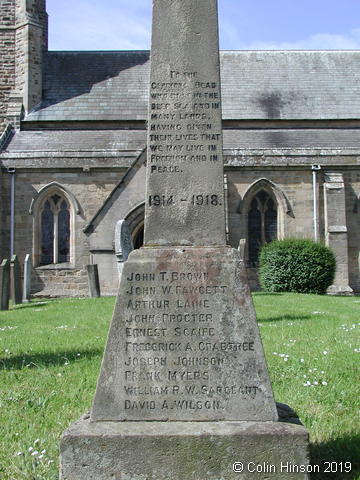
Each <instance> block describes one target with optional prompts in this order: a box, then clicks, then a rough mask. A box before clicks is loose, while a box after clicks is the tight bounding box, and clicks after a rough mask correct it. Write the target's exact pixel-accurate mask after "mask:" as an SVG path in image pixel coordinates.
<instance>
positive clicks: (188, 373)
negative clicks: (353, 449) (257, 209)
mask: <svg viewBox="0 0 360 480" xmlns="http://www.w3.org/2000/svg"><path fill="white" fill-rule="evenodd" d="M244 275H245V272H244V267H243V264H242V262H241V259H240V257H239V254H238V252H236V251H235V250H233V249H231V248H229V247H226V246H224V247H222V248H220V247H219V248H211V247H210V248H185V247H183V248H181V247H179V248H158V249H156V248H144V249H141V250H136V251H134V252H132V254H131V255H130V257H129V259H128V261H127V262H126V264H125V266H124V271H123V275H122V279H121V283H120V290H119V292H120V293H119V297H118V301H117V305H116V308H115V312H114V317H113V322H112V326H111V329H110V332H109V339H108V344H107V347H106V352H105V356H104V360H103V365H102V369H101V374H100V378H99V382H98V386H97V391H96V395H95V400H94V406H93V410H92V420H93V421H105V420H113V421H119V420H264V421H270V420H276V419H277V413H276V408H275V403H274V400H273V396H272V391H271V385H270V382H269V377H268V372H267V368H266V364H265V359H264V354H263V349H262V345H261V340H260V336H259V332H258V327H257V324H256V319H255V312H254V308H253V304H252V300H251V296H250V293H249V289H248V287H247V282H246V278H245V276H244Z"/></svg>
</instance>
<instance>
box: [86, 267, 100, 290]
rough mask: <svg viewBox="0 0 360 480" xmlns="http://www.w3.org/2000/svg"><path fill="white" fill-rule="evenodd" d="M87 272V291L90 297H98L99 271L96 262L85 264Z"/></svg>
mask: <svg viewBox="0 0 360 480" xmlns="http://www.w3.org/2000/svg"><path fill="white" fill-rule="evenodd" d="M86 271H87V274H88V284H89V293H90V297H91V298H98V297H100V282H99V271H98V266H97V264H95V265H86Z"/></svg>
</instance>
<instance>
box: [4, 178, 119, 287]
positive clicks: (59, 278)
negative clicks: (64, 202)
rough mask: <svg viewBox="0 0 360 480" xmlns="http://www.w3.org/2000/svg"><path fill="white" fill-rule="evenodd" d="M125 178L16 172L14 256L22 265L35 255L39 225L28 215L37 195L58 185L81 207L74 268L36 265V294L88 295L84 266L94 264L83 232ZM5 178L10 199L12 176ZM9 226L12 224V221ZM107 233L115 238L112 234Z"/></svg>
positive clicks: (77, 227) (34, 275)
mask: <svg viewBox="0 0 360 480" xmlns="http://www.w3.org/2000/svg"><path fill="white" fill-rule="evenodd" d="M122 175H123V172H121V171H111V172H110V171H95V172H94V171H92V173H86V172H83V171H82V170H81V171H80V170H75V169H72V170H66V171H63V172H59V171H57V172H56V171H34V170H27V171H26V170H23V169H21V170H20V169H17V171H16V181H15V185H16V200H15V211H16V219H15V224H16V229H15V253H16V254H17V255H18V257H19V260H20V262H21V263H22V262H23V260H24V258H25V255H26V254H27V253H32V252H33V246H34V241H35V236H36V230H37V229H38V228H39V225H37V224H36V219H35V218H36V217H35V214H33V215H31V214H30V213H29V209H30V206H31V203H32V200H33V199H34V198H36V197H37V192H39V191H40V190H41V189H42V188H43V187H45V186H46V185H48V184H50V183H51V182H56V183H58V184H60V185H61V186H63V187H64V188H65V189H66V190H67V191H69V192H71V194H72V195H73V196H74V198H76V201H77V202H78V205H79V212H78V213H76V212H73V213H74V217H75V218H74V227H75V228H74V237H73V240H74V241H73V244H74V251H73V259H74V261H73V262H72V263H71V265H69V264H66V265H65V264H63V265H61V264H58V265H51V266H49V265H47V266H36V264H35V265H34V266H35V268H34V269H33V286H32V293H33V294H37V295H44V296H53V295H55V296H58V295H60V296H78V295H87V294H88V286H87V274H86V269H85V266H86V265H87V264H88V263H92V261H91V260H92V259H91V256H90V251H89V241H88V237H87V236H86V235H85V234H84V233H83V228H84V227H85V225H86V224H87V223H88V222H89V221H90V219H91V218H92V217H93V215H94V214H95V213H96V211H97V210H98V209H99V208H100V207H101V206H102V204H103V203H104V201H105V200H106V198H107V197H108V196H109V194H110V192H111V191H112V190H113V188H114V187H115V185H116V184H117V183H118V182H119V180H120V179H121V177H122ZM3 176H4V183H5V184H6V185H7V188H6V189H4V190H3V192H4V195H5V197H7V198H9V196H10V191H9V185H10V175H9V174H7V173H4V175H3ZM8 211H10V210H8ZM7 225H9V219H8V222H7ZM4 233H5V232H4ZM108 234H109V235H110V236H111V237H113V232H109V233H108ZM105 293H106V292H105Z"/></svg>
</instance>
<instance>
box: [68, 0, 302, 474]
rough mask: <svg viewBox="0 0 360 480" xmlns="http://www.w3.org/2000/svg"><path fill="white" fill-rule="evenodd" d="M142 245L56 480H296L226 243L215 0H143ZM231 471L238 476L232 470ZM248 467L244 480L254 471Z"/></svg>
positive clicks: (294, 440)
mask: <svg viewBox="0 0 360 480" xmlns="http://www.w3.org/2000/svg"><path fill="white" fill-rule="evenodd" d="M146 169H147V176H146V198H145V200H146V201H145V245H144V247H142V248H141V249H139V250H135V251H133V252H131V254H130V255H129V258H128V260H127V262H125V264H124V268H123V271H122V275H121V281H120V287H119V293H118V298H117V303H116V306H115V311H114V315H113V320H112V324H111V328H110V332H109V337H108V341H107V345H106V350H105V354H104V358H103V362H102V366H101V372H100V377H99V381H98V385H97V389H96V394H95V398H94V403H93V408H92V411H91V414H90V415H89V416H86V417H84V418H82V419H81V420H80V421H79V422H77V423H75V424H74V425H72V426H71V427H70V428H69V429H68V430H67V431H66V432H65V433H64V435H63V438H62V443H61V479H62V480H92V479H94V480H105V479H106V480H108V479H114V480H150V479H151V480H172V479H174V480H220V479H221V480H230V479H235V478H236V479H239V478H241V479H242V480H244V479H246V480H250V479H251V480H253V479H254V480H255V479H262V480H265V479H268V478H269V475H268V471H265V470H262V471H261V472H259V471H255V470H253V469H247V467H246V465H247V464H251V465H255V466H256V465H257V464H259V465H260V464H261V463H263V462H268V463H269V464H270V465H274V467H273V468H275V470H276V477H274V478H276V479H284V480H285V479H287V480H295V479H296V480H300V479H302V480H304V479H306V478H307V474H306V473H304V470H300V471H296V472H295V473H294V472H293V471H292V472H289V471H288V470H281V463H282V462H291V463H292V464H296V465H299V466H303V467H304V466H305V467H306V465H307V463H308V459H307V432H306V430H305V429H304V428H303V427H302V426H299V425H292V424H287V423H280V422H278V414H277V409H276V405H275V402H274V398H273V394H272V389H271V384H270V381H269V375H268V371H267V367H266V362H265V358H264V352H263V348H262V344H261V340H260V335H259V330H258V326H257V323H256V318H255V312H254V307H253V304H252V299H251V296H250V292H249V288H248V285H247V278H246V273H245V270H244V265H243V261H242V260H243V259H242V258H241V255H240V253H239V252H238V251H236V250H234V249H232V248H230V247H228V246H227V245H226V236H225V207H224V205H225V200H224V184H223V182H224V180H223V158H222V126H221V98H220V67H219V48H218V27H217V2H216V0H154V3H153V36H152V51H151V75H150V104H149V120H148V150H147V167H146ZM239 461H241V462H244V463H245V468H244V470H243V472H242V473H241V474H239V473H237V472H234V471H233V464H234V462H239ZM254 472H255V473H254Z"/></svg>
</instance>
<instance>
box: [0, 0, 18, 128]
mask: <svg viewBox="0 0 360 480" xmlns="http://www.w3.org/2000/svg"><path fill="white" fill-rule="evenodd" d="M14 85H15V5H14V0H1V2H0V134H1V132H2V131H3V130H4V128H5V126H6V120H5V116H6V110H7V103H8V98H9V95H10V92H11V90H12V89H13V88H14Z"/></svg>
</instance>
